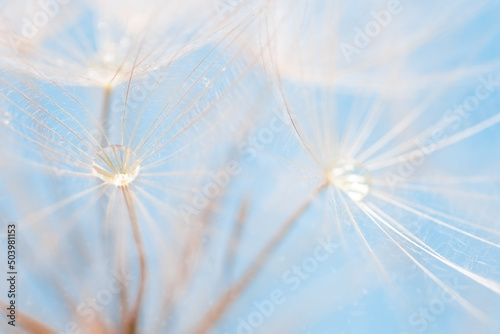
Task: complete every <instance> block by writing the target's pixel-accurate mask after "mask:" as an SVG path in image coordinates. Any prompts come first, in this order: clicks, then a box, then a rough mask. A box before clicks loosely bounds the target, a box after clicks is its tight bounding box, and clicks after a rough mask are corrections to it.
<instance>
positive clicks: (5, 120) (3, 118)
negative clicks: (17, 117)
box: [0, 111, 12, 125]
mask: <svg viewBox="0 0 500 334" xmlns="http://www.w3.org/2000/svg"><path fill="white" fill-rule="evenodd" d="M11 120H12V116H11V115H10V114H9V113H8V112H7V111H2V112H0V122H2V124H3V125H9V124H10V121H11Z"/></svg>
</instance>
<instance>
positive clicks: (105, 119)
mask: <svg viewBox="0 0 500 334" xmlns="http://www.w3.org/2000/svg"><path fill="white" fill-rule="evenodd" d="M112 90H113V87H112V86H111V85H107V86H106V87H105V88H104V99H103V102H102V109H101V126H102V128H103V131H104V138H102V139H101V142H100V145H101V147H104V146H106V145H105V144H106V143H105V140H106V138H109V135H110V134H109V133H108V127H107V126H106V125H107V124H108V123H109V102H110V100H111V91H112Z"/></svg>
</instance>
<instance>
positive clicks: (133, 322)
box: [122, 187, 147, 334]
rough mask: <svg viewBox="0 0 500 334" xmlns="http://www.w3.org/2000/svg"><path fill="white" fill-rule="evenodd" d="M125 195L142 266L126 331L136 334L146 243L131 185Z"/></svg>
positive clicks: (142, 289) (143, 277)
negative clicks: (143, 240) (144, 242)
mask: <svg viewBox="0 0 500 334" xmlns="http://www.w3.org/2000/svg"><path fill="white" fill-rule="evenodd" d="M122 191H123V195H124V197H125V202H126V203H127V209H128V213H129V217H130V223H131V227H132V233H133V236H134V242H135V245H136V247H137V255H138V257H139V268H140V278H139V290H138V292H137V297H136V300H135V303H134V306H133V308H132V311H131V314H130V318H129V319H127V322H126V328H125V331H124V332H125V333H128V334H135V333H138V331H137V325H138V318H139V312H140V308H141V303H142V299H143V297H144V290H145V287H146V278H147V277H146V257H145V254H144V244H143V242H142V237H141V231H140V229H139V224H138V220H137V213H136V211H135V206H134V203H133V199H132V194H131V190H130V188H129V187H123V190H122Z"/></svg>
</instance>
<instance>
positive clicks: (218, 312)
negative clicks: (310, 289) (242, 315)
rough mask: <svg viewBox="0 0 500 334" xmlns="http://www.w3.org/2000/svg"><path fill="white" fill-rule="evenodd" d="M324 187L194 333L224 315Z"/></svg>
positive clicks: (309, 199)
mask: <svg viewBox="0 0 500 334" xmlns="http://www.w3.org/2000/svg"><path fill="white" fill-rule="evenodd" d="M325 188H326V184H322V185H320V186H319V187H318V188H316V189H315V190H314V192H313V194H312V196H310V197H309V198H308V199H307V200H306V201H305V202H304V203H303V204H302V205H301V206H300V207H299V208H298V209H297V210H296V211H295V212H294V214H293V215H292V216H291V217H290V218H289V219H288V220H287V221H286V222H285V224H284V225H283V226H282V227H281V228H280V229H279V230H278V232H277V233H276V234H275V235H274V236H273V238H272V239H271V240H270V241H269V242H268V243H267V244H266V246H265V247H264V248H263V249H262V250H261V252H260V253H259V255H258V256H257V258H256V259H255V260H254V261H253V262H252V264H251V265H250V267H249V268H248V269H247V271H246V272H245V273H244V274H243V276H242V277H241V279H240V280H239V281H238V282H237V283H236V284H234V285H233V286H232V287H231V288H229V290H228V291H227V292H226V293H225V294H224V295H223V296H222V297H221V298H220V299H219V301H218V302H217V303H216V304H215V306H214V307H212V308H211V309H210V310H208V312H207V313H206V315H205V317H204V318H203V319H202V321H201V322H200V324H199V325H198V327H197V328H196V330H195V331H194V333H195V334H205V333H208V332H209V331H210V329H212V327H213V326H214V325H215V324H216V323H217V322H218V321H219V319H220V318H221V317H222V316H223V315H224V313H225V312H226V311H227V309H228V308H229V307H230V306H231V305H232V304H233V302H234V301H235V300H236V299H237V297H238V296H240V295H241V293H242V292H243V291H244V290H245V289H246V288H247V287H248V286H249V285H250V283H252V281H253V279H254V278H255V276H256V275H257V273H258V272H259V271H260V270H261V269H262V267H263V266H264V265H265V263H266V262H267V260H269V257H270V256H271V255H272V253H273V252H274V250H275V249H276V248H277V247H278V245H279V244H280V242H281V241H283V239H284V237H285V236H286V234H287V233H288V232H289V231H290V229H291V228H292V227H293V226H294V225H295V224H296V223H297V221H298V219H299V218H300V216H301V215H302V214H303V213H304V212H305V211H306V210H307V209H308V208H309V206H310V205H311V204H312V202H313V201H314V199H316V198H317V196H319V195H320V193H321V192H322V191H323V190H324V189H325Z"/></svg>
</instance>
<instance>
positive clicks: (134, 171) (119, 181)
mask: <svg viewBox="0 0 500 334" xmlns="http://www.w3.org/2000/svg"><path fill="white" fill-rule="evenodd" d="M140 169H141V166H140V163H139V160H138V159H137V156H136V154H135V153H134V151H133V150H131V149H130V148H128V147H127V146H123V145H111V146H108V147H105V148H104V149H102V151H101V152H99V154H97V157H96V158H95V159H94V162H93V164H92V175H94V176H96V177H98V178H99V179H101V180H103V181H104V182H106V183H108V184H112V185H115V186H117V187H124V186H126V185H128V184H130V183H131V182H132V181H134V180H135V178H136V177H137V175H139V171H140Z"/></svg>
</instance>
